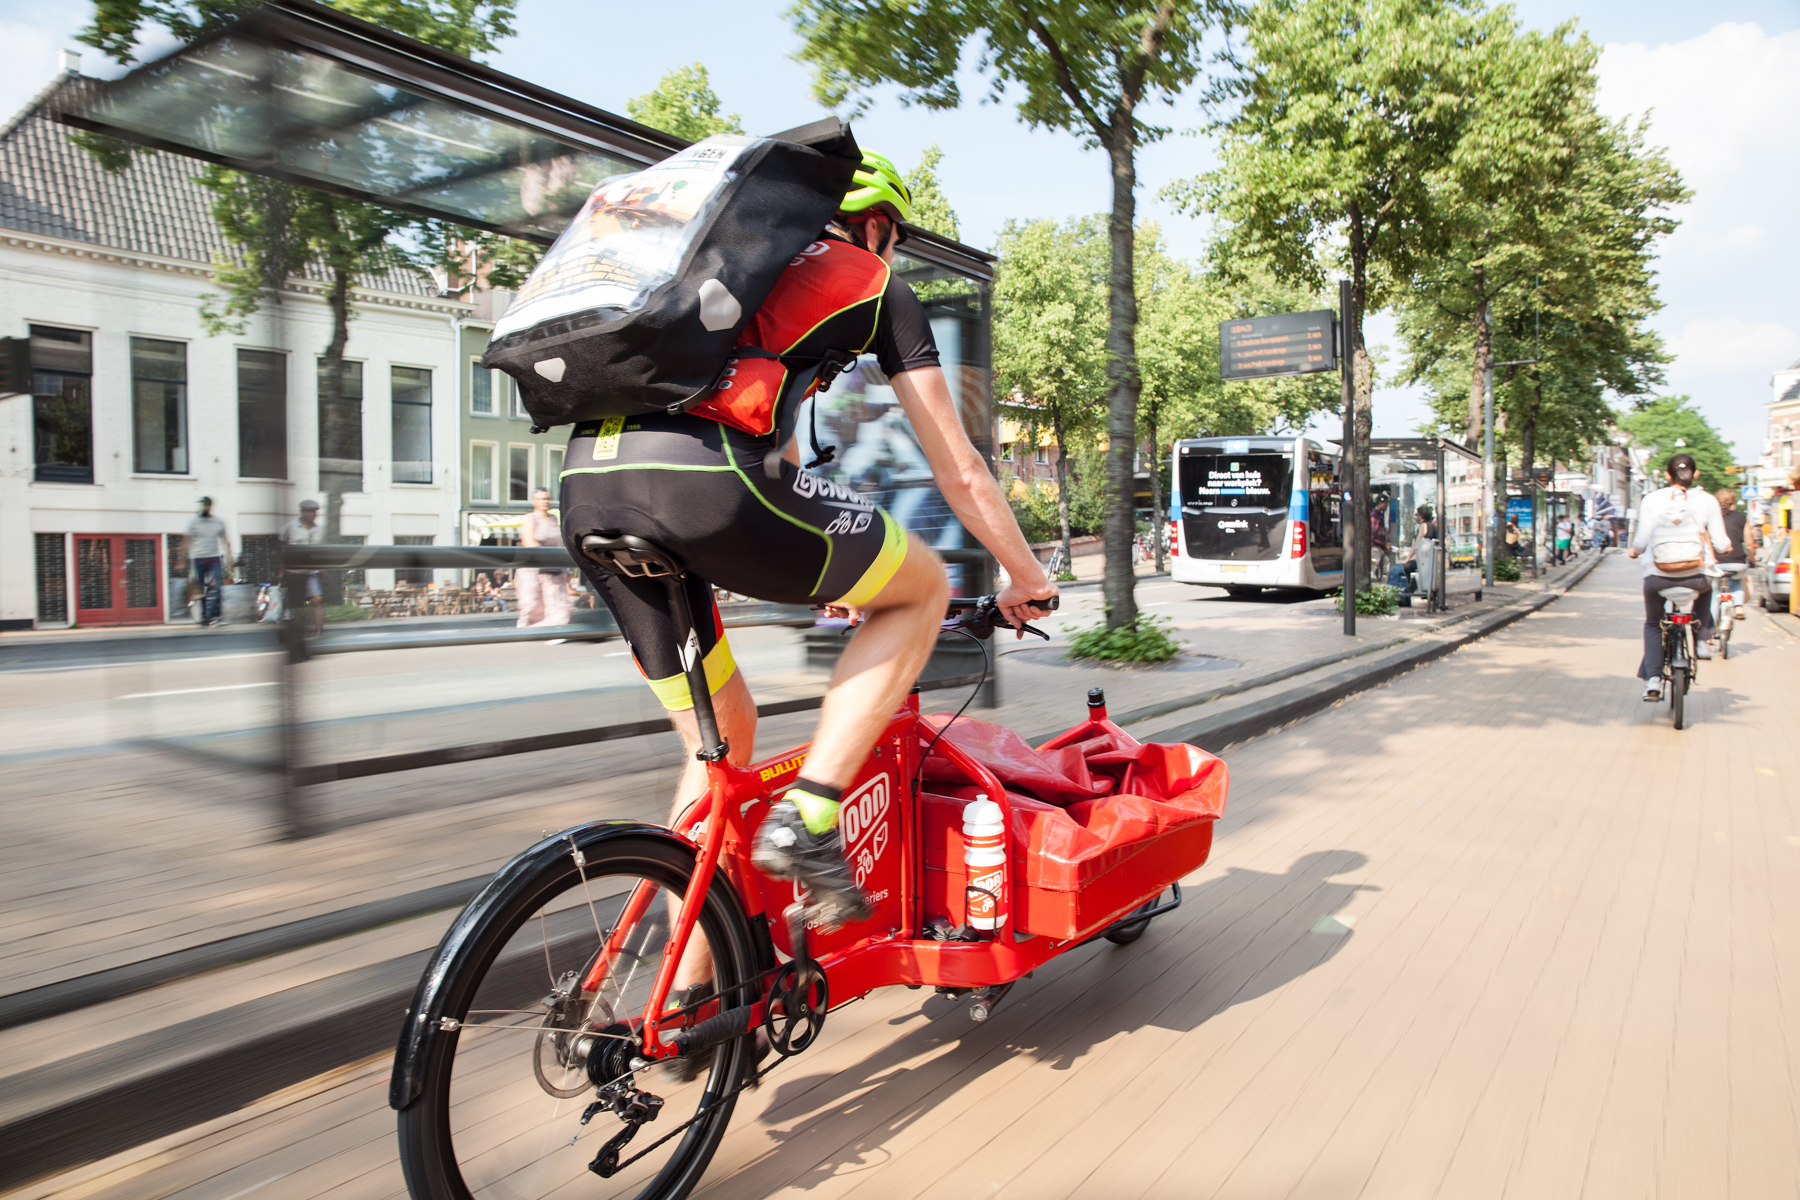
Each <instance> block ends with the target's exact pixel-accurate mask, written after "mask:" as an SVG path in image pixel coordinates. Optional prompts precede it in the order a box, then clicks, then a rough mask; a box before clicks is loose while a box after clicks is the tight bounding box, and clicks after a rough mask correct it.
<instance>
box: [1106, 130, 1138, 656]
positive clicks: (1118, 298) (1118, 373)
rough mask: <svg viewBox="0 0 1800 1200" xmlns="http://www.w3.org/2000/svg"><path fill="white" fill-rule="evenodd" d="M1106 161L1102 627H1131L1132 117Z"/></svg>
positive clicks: (1134, 398)
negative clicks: (1108, 254) (1108, 245)
mask: <svg viewBox="0 0 1800 1200" xmlns="http://www.w3.org/2000/svg"><path fill="white" fill-rule="evenodd" d="M1108 141H1109V142H1110V145H1109V146H1108V147H1107V151H1108V154H1109V156H1110V158H1111V160H1112V182H1113V203H1112V223H1111V229H1110V231H1109V232H1110V233H1111V242H1112V262H1111V264H1110V265H1109V268H1108V270H1107V291H1108V292H1109V295H1108V298H1107V299H1108V305H1107V307H1108V320H1107V328H1106V380H1107V383H1108V385H1109V389H1110V394H1109V396H1108V398H1107V406H1106V410H1107V411H1106V433H1107V447H1106V467H1107V470H1106V476H1107V479H1106V482H1107V489H1106V491H1107V497H1106V498H1107V505H1106V536H1105V546H1106V584H1105V597H1106V625H1107V628H1109V629H1120V628H1123V627H1125V626H1127V625H1131V624H1134V623H1135V622H1136V621H1137V616H1138V611H1137V597H1136V595H1135V594H1134V590H1135V586H1136V581H1137V576H1136V572H1135V569H1134V564H1133V562H1132V559H1133V558H1134V557H1135V555H1134V553H1133V550H1134V542H1135V540H1136V538H1135V535H1136V532H1137V519H1136V508H1137V484H1136V479H1135V478H1134V476H1135V472H1134V471H1133V470H1132V468H1133V466H1134V465H1135V464H1134V463H1133V461H1132V460H1133V459H1134V458H1135V457H1136V456H1137V406H1138V390H1139V387H1140V384H1139V380H1138V373H1137V281H1136V278H1135V271H1134V266H1133V255H1134V254H1135V242H1136V229H1135V222H1136V220H1137V194H1136V191H1137V165H1136V162H1135V146H1134V145H1133V134H1132V129H1131V114H1130V112H1129V111H1127V110H1124V109H1121V110H1120V111H1119V112H1118V113H1116V114H1115V116H1114V119H1113V126H1112V136H1111V138H1109V139H1108Z"/></svg>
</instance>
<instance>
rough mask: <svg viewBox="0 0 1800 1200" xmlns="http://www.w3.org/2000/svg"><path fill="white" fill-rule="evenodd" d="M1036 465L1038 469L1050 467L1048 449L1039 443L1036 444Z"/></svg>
mask: <svg viewBox="0 0 1800 1200" xmlns="http://www.w3.org/2000/svg"><path fill="white" fill-rule="evenodd" d="M1037 465H1038V466H1040V467H1047V466H1049V465H1050V448H1049V447H1048V446H1045V445H1044V444H1043V443H1041V442H1040V443H1039V444H1038V448H1037Z"/></svg>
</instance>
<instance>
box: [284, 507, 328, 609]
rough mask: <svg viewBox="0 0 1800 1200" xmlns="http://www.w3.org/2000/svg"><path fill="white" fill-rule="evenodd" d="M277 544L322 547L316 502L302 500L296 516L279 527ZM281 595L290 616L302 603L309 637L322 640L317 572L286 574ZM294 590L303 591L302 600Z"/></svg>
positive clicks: (322, 600) (321, 599) (322, 601)
mask: <svg viewBox="0 0 1800 1200" xmlns="http://www.w3.org/2000/svg"><path fill="white" fill-rule="evenodd" d="M281 542H282V544H283V545H284V546H321V545H324V543H325V527H324V526H323V525H321V524H319V502H318V501H317V500H302V501H301V502H300V516H299V517H298V518H297V519H295V520H292V521H289V522H288V523H287V524H286V525H283V526H282V527H281ZM282 582H283V584H284V586H283V588H282V595H283V597H284V598H285V599H286V600H287V605H288V610H289V611H290V612H292V611H294V610H297V609H298V608H299V607H300V605H301V603H302V601H303V600H304V603H305V604H306V606H307V607H308V608H310V609H311V610H312V617H313V636H314V637H324V636H325V608H324V604H325V590H324V588H323V587H322V586H321V585H320V582H319V573H318V572H317V571H307V572H304V573H302V572H299V571H290V572H288V573H287V575H286V576H285V577H284V578H283V580H282ZM296 589H299V590H303V591H304V593H305V594H304V597H302V596H300V595H296V594H295V591H296Z"/></svg>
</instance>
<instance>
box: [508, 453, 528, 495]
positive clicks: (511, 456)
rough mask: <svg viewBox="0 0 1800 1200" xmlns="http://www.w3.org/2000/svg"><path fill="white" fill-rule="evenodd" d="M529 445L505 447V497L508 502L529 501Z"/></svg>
mask: <svg viewBox="0 0 1800 1200" xmlns="http://www.w3.org/2000/svg"><path fill="white" fill-rule="evenodd" d="M532 450H533V447H531V446H508V447H507V448H506V499H507V503H509V504H530V503H531V452H532Z"/></svg>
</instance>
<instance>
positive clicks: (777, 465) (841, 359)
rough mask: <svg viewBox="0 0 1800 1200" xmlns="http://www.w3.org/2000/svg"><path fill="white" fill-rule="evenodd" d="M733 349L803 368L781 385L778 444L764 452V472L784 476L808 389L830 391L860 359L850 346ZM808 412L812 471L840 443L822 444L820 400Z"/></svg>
mask: <svg viewBox="0 0 1800 1200" xmlns="http://www.w3.org/2000/svg"><path fill="white" fill-rule="evenodd" d="M731 353H732V357H734V358H772V359H775V360H776V361H778V362H780V363H781V364H782V365H783V366H785V367H799V368H800V369H799V371H798V372H797V373H795V374H794V375H793V376H792V377H790V378H789V379H788V381H787V385H786V386H785V387H783V388H782V389H781V399H780V401H779V402H778V404H777V408H776V412H777V414H778V415H777V417H776V423H775V447H774V449H772V450H770V451H769V452H768V453H767V454H765V455H764V456H763V474H764V475H767V476H768V477H769V478H770V479H780V478H781V452H782V450H784V449H785V448H786V447H787V444H788V441H789V439H790V438H792V437H793V436H794V427H795V426H796V425H797V424H798V423H799V420H800V405H801V404H802V403H803V402H804V401H805V400H806V396H807V392H808V391H809V390H810V391H811V392H812V394H813V395H814V396H817V395H819V394H821V393H823V392H827V391H830V390H831V384H832V381H833V380H835V379H836V378H837V377H838V376H839V375H840V374H842V373H843V372H844V371H845V370H846V369H848V368H849V367H850V365H851V364H852V363H854V362H855V361H856V359H857V355H856V354H854V353H852V352H851V351H848V350H827V351H825V352H824V353H823V354H818V355H811V354H776V353H775V352H773V351H771V350H764V349H763V348H762V347H760V346H739V347H738V348H737V349H736V350H733V351H732V352H731ZM815 382H817V384H818V387H817V388H814V387H813V384H814V383H815ZM808 416H809V417H810V418H811V419H810V420H809V421H808V423H807V424H808V427H809V428H808V437H809V439H810V440H811V442H812V452H813V460H812V461H811V462H809V463H807V464H806V469H807V470H809V471H810V470H811V469H812V468H814V467H817V466H821V465H823V464H825V463H828V462H830V461H831V460H832V459H834V458H836V457H837V447H836V446H823V447H822V446H820V445H819V410H818V404H817V402H816V401H815V402H814V405H813V407H812V408H811V409H809V410H808Z"/></svg>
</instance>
